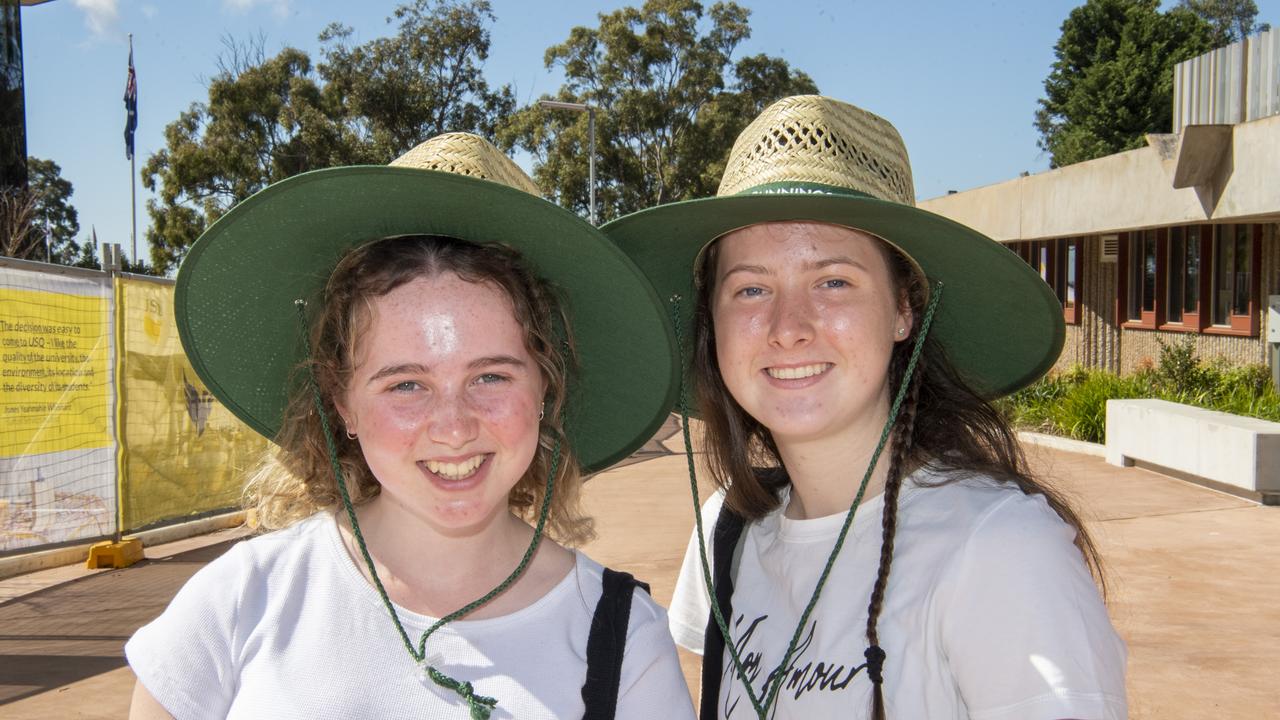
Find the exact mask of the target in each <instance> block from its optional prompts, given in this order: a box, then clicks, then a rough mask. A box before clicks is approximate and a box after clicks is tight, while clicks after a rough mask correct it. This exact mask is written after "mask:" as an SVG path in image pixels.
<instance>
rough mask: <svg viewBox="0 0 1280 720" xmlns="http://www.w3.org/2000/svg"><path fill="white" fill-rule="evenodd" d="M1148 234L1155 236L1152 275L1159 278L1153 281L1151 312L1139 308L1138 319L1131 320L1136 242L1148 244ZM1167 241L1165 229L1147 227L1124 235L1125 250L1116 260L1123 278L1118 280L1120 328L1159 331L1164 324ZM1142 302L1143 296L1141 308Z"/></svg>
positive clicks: (1122, 242) (1117, 316)
mask: <svg viewBox="0 0 1280 720" xmlns="http://www.w3.org/2000/svg"><path fill="white" fill-rule="evenodd" d="M1147 233H1150V234H1151V239H1152V243H1153V245H1154V247H1153V248H1152V252H1153V253H1154V257H1153V260H1154V265H1155V267H1154V268H1153V269H1152V272H1153V273H1154V275H1155V277H1154V278H1152V280H1153V283H1152V286H1153V287H1152V293H1153V295H1152V298H1151V309H1150V310H1147V309H1145V308H1142V307H1139V309H1138V313H1137V315H1138V317H1136V318H1135V317H1131V316H1130V312H1129V310H1130V299H1131V298H1130V296H1129V291H1130V288H1131V283H1132V280H1133V277H1132V276H1133V272H1132V270H1133V263H1132V255H1133V250H1134V247H1135V241H1136V242H1138V243H1142V244H1144V245H1145V243H1146V235H1147ZM1166 238H1167V232H1166V230H1165V229H1164V228H1144V229H1142V230H1135V231H1132V232H1127V233H1124V237H1123V238H1122V239H1121V242H1120V247H1121V248H1122V249H1121V250H1120V252H1119V257H1117V258H1116V260H1117V263H1116V264H1117V268H1116V269H1117V270H1118V273H1117V274H1118V275H1119V277H1118V278H1117V280H1118V282H1117V283H1116V287H1117V293H1116V294H1117V296H1118V297H1117V298H1116V319H1117V320H1119V321H1120V323H1119V324H1120V327H1122V328H1124V329H1126V330H1155V329H1157V328H1159V327H1160V326H1161V325H1163V324H1164V303H1163V302H1161V296H1162V295H1164V293H1165V282H1164V272H1163V270H1164V264H1165V263H1164V262H1163V261H1162V257H1161V255H1162V250H1163V249H1164V246H1165V240H1166ZM1143 259H1144V261H1145V248H1144V252H1143ZM1144 264H1145V262H1144ZM1142 300H1143V298H1142V296H1139V297H1138V302H1139V304H1140V305H1141V304H1142Z"/></svg>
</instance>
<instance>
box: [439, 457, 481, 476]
mask: <svg viewBox="0 0 1280 720" xmlns="http://www.w3.org/2000/svg"><path fill="white" fill-rule="evenodd" d="M482 462H484V455H475V456H473V457H471V458H470V459H468V460H464V461H462V462H460V463H451V462H438V461H436V460H428V461H427V462H426V465H427V469H428V470H430V471H431V472H433V473H435V474H437V475H439V476H440V477H442V478H444V479H446V480H461V479H463V478H465V477H470V476H471V474H472V473H474V472H475V471H476V469H478V468H479V467H480V463H482Z"/></svg>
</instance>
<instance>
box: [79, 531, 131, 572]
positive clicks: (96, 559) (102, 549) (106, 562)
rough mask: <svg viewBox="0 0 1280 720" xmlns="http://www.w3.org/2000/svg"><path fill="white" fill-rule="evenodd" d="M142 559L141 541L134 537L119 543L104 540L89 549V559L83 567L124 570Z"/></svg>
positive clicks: (123, 539)
mask: <svg viewBox="0 0 1280 720" xmlns="http://www.w3.org/2000/svg"><path fill="white" fill-rule="evenodd" d="M141 559H142V541H141V540H139V539H138V538H136V537H126V538H122V539H121V540H120V542H111V541H110V540H104V541H103V542H100V543H97V544H95V545H93V546H91V547H90V548H89V559H88V560H86V561H85V564H84V566H85V567H86V568H88V569H90V570H97V569H98V568H104V567H110V568H126V567H129V566H130V565H132V564H134V563H136V562H138V561H139V560H141Z"/></svg>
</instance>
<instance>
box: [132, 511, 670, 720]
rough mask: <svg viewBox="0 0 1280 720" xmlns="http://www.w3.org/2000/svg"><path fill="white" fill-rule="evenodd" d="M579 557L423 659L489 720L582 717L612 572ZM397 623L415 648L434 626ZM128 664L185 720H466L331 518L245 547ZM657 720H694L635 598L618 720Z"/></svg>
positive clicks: (462, 626)
mask: <svg viewBox="0 0 1280 720" xmlns="http://www.w3.org/2000/svg"><path fill="white" fill-rule="evenodd" d="M575 556H576V559H575V564H574V568H573V570H571V571H570V572H569V573H568V575H566V576H565V577H564V579H562V580H561V581H560V582H559V583H558V584H557V585H556V586H555V587H553V588H552V589H551V590H550V591H549V592H547V594H546V595H544V596H543V597H541V598H539V599H538V600H537V601H535V602H534V603H533V604H531V605H529V606H528V607H525V608H522V609H520V610H518V611H516V612H513V613H510V614H508V615H504V616H502V617H496V618H488V619H483V620H459V621H456V622H451V623H449V624H448V625H446V626H444V627H443V628H441V629H440V630H438V631H437V632H436V633H435V634H433V635H432V637H431V638H430V640H428V643H427V655H428V656H429V657H431V656H439V657H441V658H443V660H442V661H440V662H438V663H437V664H436V667H437V668H439V669H440V670H441V671H443V672H444V673H446V674H448V675H450V676H451V677H453V678H455V679H457V680H459V681H469V682H471V683H473V684H474V686H475V689H476V692H477V694H480V695H487V696H491V697H496V698H497V699H498V706H497V707H496V708H495V710H494V712H493V715H492V718H493V720H509V719H511V718H519V719H520V720H524V719H525V718H548V719H549V718H576V717H581V716H582V714H583V712H584V708H583V701H582V685H583V683H584V681H585V677H586V648H587V637H588V635H589V633H590V629H591V618H592V615H593V613H594V612H595V607H596V602H597V601H598V600H599V598H600V595H601V593H602V580H601V577H602V572H603V570H602V568H601V566H600V565H599V564H598V563H596V562H595V561H593V560H591V559H590V558H588V557H587V556H585V555H583V554H582V553H575ZM397 612H398V613H399V615H400V620H401V622H402V623H403V625H404V628H405V630H406V631H407V632H408V634H409V636H410V638H412V640H413V642H414V643H415V645H416V643H417V641H418V639H419V638H420V637H421V636H422V633H423V632H424V631H425V630H426V629H427V628H428V627H430V626H431V624H432V623H433V622H434V621H435V618H430V617H426V616H424V615H419V614H416V613H412V612H409V611H407V610H405V609H403V608H397ZM125 652H126V655H127V656H128V660H129V665H130V666H131V667H132V668H133V671H134V672H135V673H136V674H137V676H138V678H139V679H140V680H141V681H142V684H143V686H145V687H146V688H147V690H148V691H149V692H150V693H151V695H152V696H154V697H155V698H156V700H157V701H159V702H160V704H161V705H163V706H164V707H165V708H166V709H167V710H168V711H169V712H170V713H171V714H173V715H174V716H175V717H176V718H178V720H187V719H188V718H192V719H196V718H273V719H277V720H288V719H290V718H297V719H298V720H302V719H304V718H305V719H307V720H311V719H313V718H344V719H346V718H356V719H359V718H370V719H373V718H379V719H381V718H458V719H459V720H465V718H467V717H469V714H468V710H467V707H466V704H465V702H464V701H463V700H462V699H461V698H460V697H459V696H458V695H457V694H456V693H454V692H452V691H449V690H446V689H444V688H440V687H438V686H436V685H435V684H434V683H432V682H430V681H429V680H428V681H426V682H425V683H424V682H423V681H421V680H419V679H418V677H417V673H416V670H417V668H416V665H415V663H414V661H413V658H412V657H411V656H410V655H409V651H408V650H407V649H406V648H405V646H404V642H403V640H402V639H401V637H400V635H399V633H398V632H397V631H396V629H395V625H394V624H393V623H392V621H391V618H390V615H389V613H388V612H387V609H386V607H385V606H384V605H383V603H382V599H381V597H380V596H379V595H378V593H377V591H376V590H375V589H374V588H373V587H372V586H371V585H370V584H369V583H368V582H367V581H366V580H365V579H364V576H363V575H361V573H360V571H359V569H358V568H357V567H356V565H355V563H354V561H353V560H352V559H351V557H350V555H349V554H348V553H347V550H346V548H345V546H344V545H343V543H342V539H341V537H340V535H339V533H338V528H337V523H336V521H335V518H334V515H333V514H332V513H329V512H322V513H318V514H316V515H314V516H312V517H311V518H308V519H307V520H304V521H302V522H300V523H298V524H297V525H294V526H292V527H290V528H287V529H284V530H280V531H277V532H273V533H270V534H267V535H263V536H260V537H256V538H253V539H252V540H248V541H246V542H242V543H239V544H237V545H236V546H235V547H233V548H232V549H231V550H229V551H227V553H225V554H224V555H223V556H222V557H220V558H218V559H217V560H215V561H213V562H212V563H210V564H209V565H208V566H206V567H204V568H203V569H201V570H200V571H199V572H198V573H196V574H195V576H193V577H192V578H191V580H190V581H189V582H188V583H187V584H186V585H185V586H184V587H183V588H182V590H181V591H179V593H178V595H177V596H176V597H175V598H174V599H173V602H172V603H171V604H170V605H169V607H168V608H167V609H166V610H165V611H164V613H163V614H162V615H161V616H160V617H158V618H156V619H155V620H154V621H152V622H151V623H150V624H148V625H146V626H145V627H143V628H141V629H139V630H138V632H137V633H136V634H135V635H134V636H133V638H132V639H130V640H129V642H128V644H127V645H126V647H125ZM655 716H661V717H663V718H674V719H679V720H683V719H691V718H692V717H693V708H692V702H691V700H690V698H689V691H688V688H687V686H686V684H685V681H684V677H683V675H682V674H681V671H680V666H679V662H678V660H677V658H676V654H675V647H674V645H673V643H672V641H671V636H670V634H669V633H668V631H667V624H666V622H665V613H664V611H663V610H662V608H661V607H660V606H658V605H657V604H656V603H654V602H653V600H651V599H650V598H649V596H648V594H647V593H645V592H643V591H641V590H637V592H636V593H635V595H634V596H633V600H632V605H631V616H630V623H629V629H628V631H627V644H626V654H625V658H624V662H623V666H622V680H621V683H620V688H619V694H618V705H617V717H618V718H636V719H639V718H652V717H655Z"/></svg>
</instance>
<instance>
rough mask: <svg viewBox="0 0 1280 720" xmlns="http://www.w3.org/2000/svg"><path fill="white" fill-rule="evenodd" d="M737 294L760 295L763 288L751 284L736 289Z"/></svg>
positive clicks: (745, 295) (762, 292)
mask: <svg viewBox="0 0 1280 720" xmlns="http://www.w3.org/2000/svg"><path fill="white" fill-rule="evenodd" d="M738 294H739V295H741V296H743V297H760V296H761V295H763V294H764V288H761V287H755V286H754V285H753V286H751V287H745V288H742V289H741V290H739V291H738Z"/></svg>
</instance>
